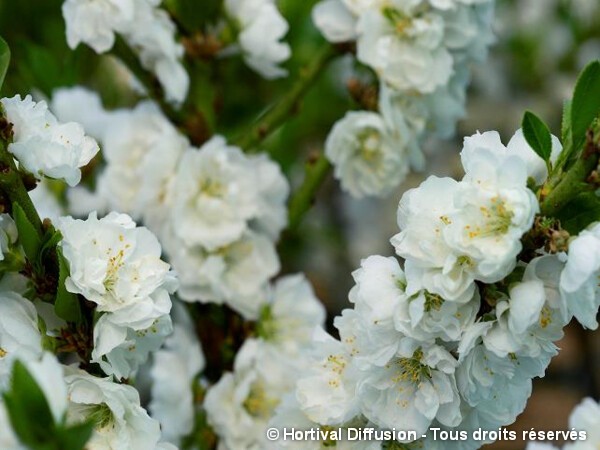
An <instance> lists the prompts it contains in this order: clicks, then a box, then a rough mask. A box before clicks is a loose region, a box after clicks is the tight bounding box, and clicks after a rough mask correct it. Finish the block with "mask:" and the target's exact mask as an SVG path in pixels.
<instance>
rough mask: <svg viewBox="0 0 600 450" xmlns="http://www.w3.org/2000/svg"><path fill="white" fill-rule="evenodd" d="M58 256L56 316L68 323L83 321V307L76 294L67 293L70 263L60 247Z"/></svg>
mask: <svg viewBox="0 0 600 450" xmlns="http://www.w3.org/2000/svg"><path fill="white" fill-rule="evenodd" d="M56 254H57V256H58V287H57V289H56V301H55V302H54V311H55V312H56V315H57V316H58V317H60V318H61V319H64V320H66V321H67V322H80V321H81V306H80V304H79V298H78V297H77V295H76V294H73V293H72V292H69V291H67V288H66V286H65V280H66V279H67V277H68V276H69V273H70V272H69V263H68V262H67V260H66V259H65V257H64V256H63V254H62V250H61V249H60V247H57V249H56Z"/></svg>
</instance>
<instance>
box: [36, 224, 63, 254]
mask: <svg viewBox="0 0 600 450" xmlns="http://www.w3.org/2000/svg"><path fill="white" fill-rule="evenodd" d="M61 239H62V234H61V233H60V231H58V230H56V229H54V227H51V229H50V230H48V231H47V232H46V234H45V235H44V244H43V245H42V248H41V250H40V259H44V258H45V257H46V254H47V253H48V252H49V251H52V250H53V249H55V248H56V245H57V244H58V243H59V242H60V241H61Z"/></svg>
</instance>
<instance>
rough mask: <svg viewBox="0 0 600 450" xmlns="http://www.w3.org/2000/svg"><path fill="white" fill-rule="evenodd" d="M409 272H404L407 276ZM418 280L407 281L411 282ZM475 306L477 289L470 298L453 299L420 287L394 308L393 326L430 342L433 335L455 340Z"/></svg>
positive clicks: (434, 337)
mask: <svg viewBox="0 0 600 450" xmlns="http://www.w3.org/2000/svg"><path fill="white" fill-rule="evenodd" d="M411 273H412V272H411V271H408V272H407V273H406V275H407V277H409V279H410V275H411ZM418 282H419V281H418V280H415V281H411V285H413V286H414V285H415V284H417V283H418ZM468 294H469V293H467V295H468ZM479 307H480V301H479V291H478V290H477V289H475V291H474V292H473V293H472V295H471V296H470V297H467V296H465V295H464V294H463V296H462V297H459V298H457V299H454V301H447V300H445V299H444V298H443V297H442V296H440V295H439V294H434V293H431V292H429V291H427V290H426V289H422V290H420V291H419V292H417V293H416V294H413V295H411V296H408V295H405V296H403V297H402V299H401V301H400V302H399V304H398V306H397V307H396V309H395V311H394V325H395V327H396V329H397V330H398V331H400V332H401V333H403V334H405V335H406V336H409V337H412V338H414V339H418V340H420V341H425V342H427V341H429V342H433V341H434V340H435V339H436V338H437V339H441V340H442V341H446V342H452V341H459V340H460V338H461V336H462V334H463V333H464V331H465V329H467V328H468V327H469V326H470V325H471V324H472V323H473V322H475V318H476V315H477V312H478V311H479Z"/></svg>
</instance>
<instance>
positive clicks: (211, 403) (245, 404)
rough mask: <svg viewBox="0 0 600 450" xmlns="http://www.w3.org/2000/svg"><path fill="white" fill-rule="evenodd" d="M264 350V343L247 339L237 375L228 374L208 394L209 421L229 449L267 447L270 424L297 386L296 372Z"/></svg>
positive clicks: (235, 369) (256, 449)
mask: <svg viewBox="0 0 600 450" xmlns="http://www.w3.org/2000/svg"><path fill="white" fill-rule="evenodd" d="M264 350H265V346H264V343H262V342H261V341H258V340H253V339H250V340H247V341H246V342H245V343H244V345H243V346H242V348H241V349H240V351H239V352H238V354H237V355H236V358H235V363H234V369H233V373H230V372H227V373H225V374H224V375H223V376H222V377H221V379H220V380H219V382H218V383H217V384H215V385H214V386H212V387H211V388H210V389H209V390H208V392H207V394H206V398H205V401H204V407H205V409H206V412H207V415H208V421H209V423H210V424H211V425H212V427H213V429H214V430H215V431H216V432H217V434H218V435H219V437H220V438H221V439H222V442H223V443H224V445H225V448H232V449H233V448H247V449H254V450H259V449H262V448H264V446H265V443H266V439H265V438H266V434H265V431H266V427H267V423H268V421H269V420H270V418H271V417H272V415H273V412H274V410H275V407H276V406H277V405H278V404H279V401H280V399H281V397H282V396H283V395H284V394H285V393H286V392H289V391H290V390H291V389H292V388H293V386H294V381H295V375H296V373H295V372H294V371H293V370H292V371H290V369H289V366H286V364H285V363H283V364H282V361H281V360H278V359H273V358H272V357H271V355H269V354H268V353H267V354H265V353H264Z"/></svg>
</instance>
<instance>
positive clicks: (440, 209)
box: [271, 130, 600, 449]
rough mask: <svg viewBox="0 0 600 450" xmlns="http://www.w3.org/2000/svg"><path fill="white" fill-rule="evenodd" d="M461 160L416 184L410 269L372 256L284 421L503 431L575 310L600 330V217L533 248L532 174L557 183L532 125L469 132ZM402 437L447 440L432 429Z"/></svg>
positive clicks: (409, 222)
mask: <svg viewBox="0 0 600 450" xmlns="http://www.w3.org/2000/svg"><path fill="white" fill-rule="evenodd" d="M554 147H555V151H554V154H555V157H556V156H558V154H559V153H560V151H561V147H560V144H559V143H558V142H557V141H556V140H555V145H554ZM461 158H462V163H463V167H464V170H465V176H464V178H463V179H462V180H461V181H455V180H453V179H450V178H437V177H435V176H431V177H429V178H428V179H427V180H425V181H424V182H423V183H422V184H421V186H419V187H418V188H415V189H412V190H410V191H408V192H406V193H405V194H404V196H403V197H402V199H401V201H400V204H399V208H398V225H399V227H400V230H401V231H400V233H398V234H397V235H396V236H394V237H393V238H392V240H391V242H392V244H393V245H394V247H395V249H396V253H397V254H398V255H399V256H401V257H402V258H403V259H404V266H403V268H401V267H400V265H399V263H398V261H397V260H396V259H395V258H393V257H382V256H371V257H369V258H367V259H365V260H363V261H362V264H361V268H360V269H358V270H356V271H355V272H354V273H353V277H354V280H355V283H356V285H355V286H354V287H353V288H352V290H351V291H350V294H349V298H350V301H351V302H352V303H353V306H354V307H353V308H352V309H346V310H344V311H343V312H342V314H341V316H339V317H337V318H336V319H335V322H334V324H335V327H336V328H337V330H338V332H339V336H340V339H339V340H338V339H335V338H334V337H332V336H330V335H329V334H327V333H325V332H323V331H318V332H317V333H316V334H315V336H314V345H313V350H312V351H311V352H310V359H311V361H312V362H311V363H310V364H309V365H308V366H307V369H306V370H305V371H304V373H303V374H302V375H300V376H299V378H298V381H297V383H296V389H295V393H294V395H292V396H291V397H290V398H289V399H288V400H287V401H286V402H285V403H284V404H282V406H281V408H279V409H278V410H277V413H276V415H275V417H274V418H273V419H272V422H271V423H272V424H285V425H286V426H287V427H292V426H296V427H299V428H302V427H303V426H304V427H305V426H307V424H313V426H322V427H327V426H332V427H344V426H350V425H351V424H352V426H354V425H355V424H369V426H374V427H376V428H380V429H396V430H405V431H411V430H412V431H416V433H417V435H418V436H421V435H422V434H426V432H427V430H428V428H429V427H431V426H434V427H439V428H441V429H444V430H453V429H457V430H466V431H473V430H476V429H478V428H482V429H486V430H492V429H497V428H499V427H502V426H505V425H508V424H510V423H512V422H513V421H514V420H515V419H516V417H517V415H518V414H520V413H521V412H522V411H523V409H524V408H525V404H526V401H527V398H528V397H529V396H530V394H531V387H532V379H533V378H534V377H540V376H543V375H544V373H545V370H546V367H547V366H548V364H549V362H550V359H551V358H552V356H554V355H555V354H556V353H557V347H556V345H555V344H554V343H555V342H556V341H557V340H559V339H560V338H561V337H562V336H563V328H564V326H565V325H566V324H567V323H568V322H569V321H570V319H571V317H573V315H575V317H576V318H577V319H578V320H579V321H580V322H581V323H582V324H583V325H585V326H587V327H590V328H596V327H597V323H596V322H595V317H596V314H597V312H598V307H599V306H600V305H599V304H598V298H599V296H598V293H597V289H598V287H597V277H598V275H600V265H598V264H596V260H597V257H596V256H597V254H598V248H597V245H598V242H599V240H598V234H597V233H598V230H599V229H600V225H598V224H596V225H593V226H591V227H590V228H589V229H588V230H585V231H583V232H581V233H580V235H579V236H577V237H576V238H575V239H574V240H572V242H571V243H570V245H569V248H568V254H565V253H556V252H554V253H549V252H546V251H545V250H544V249H543V248H540V249H539V250H538V252H537V253H536V254H534V255H533V256H527V255H524V254H522V253H521V250H522V248H523V246H522V242H521V241H522V238H523V236H524V235H525V234H527V233H528V232H530V230H531V229H532V228H533V226H534V218H535V217H536V214H538V213H539V204H538V201H537V198H536V196H535V195H534V193H533V191H531V190H530V188H529V187H528V179H529V180H530V181H531V182H533V183H534V184H535V183H543V182H544V181H545V178H546V176H547V171H546V165H545V164H544V162H543V160H542V159H541V158H540V157H539V156H537V154H536V153H535V152H534V151H533V150H532V149H531V147H529V145H528V144H527V142H526V140H525V138H524V137H523V133H522V132H521V131H520V130H519V131H518V132H517V133H516V134H515V136H514V137H513V138H512V139H511V141H510V142H509V144H508V145H507V146H506V147H505V146H504V145H503V144H502V143H501V141H500V138H499V135H498V134H497V133H496V132H487V133H483V134H479V133H478V134H476V135H474V136H471V137H467V138H465V142H464V148H463V151H462V153H461ZM577 267H578V268H579V269H576V268H577ZM582 267H586V269H581V268H582ZM277 444H278V445H279V444H281V443H280V442H278V443H277ZM379 444H381V443H379ZM404 444H407V445H408V448H436V447H435V445H438V444H436V442H435V441H434V440H433V438H431V436H429V435H428V437H427V438H424V439H419V440H418V441H414V442H404ZM444 445H455V446H456V448H460V449H472V448H478V447H479V445H481V442H475V441H473V440H467V441H460V442H453V443H450V442H444ZM376 448H379V447H376ZM444 448H449V447H444Z"/></svg>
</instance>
